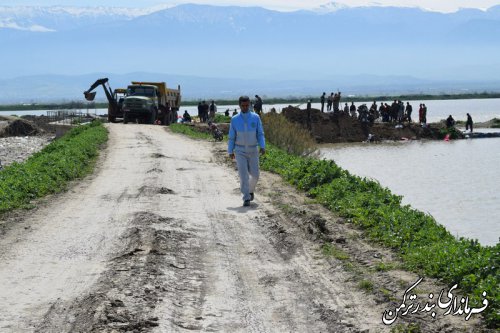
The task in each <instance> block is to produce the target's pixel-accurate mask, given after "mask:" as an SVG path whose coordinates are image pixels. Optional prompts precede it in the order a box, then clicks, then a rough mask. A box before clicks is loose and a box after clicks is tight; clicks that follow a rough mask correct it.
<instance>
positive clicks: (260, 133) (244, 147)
mask: <svg viewBox="0 0 500 333" xmlns="http://www.w3.org/2000/svg"><path fill="white" fill-rule="evenodd" d="M257 145H258V146H259V147H260V148H266V141H265V139H264V129H263V128H262V122H261V121H260V117H259V116H258V115H257V114H256V113H253V112H250V111H248V112H246V113H243V112H240V113H239V114H237V115H236V116H234V117H233V118H231V125H230V126H229V141H228V145H227V152H228V153H229V154H232V153H234V151H238V152H245V153H253V152H258V151H259V149H258V147H257Z"/></svg>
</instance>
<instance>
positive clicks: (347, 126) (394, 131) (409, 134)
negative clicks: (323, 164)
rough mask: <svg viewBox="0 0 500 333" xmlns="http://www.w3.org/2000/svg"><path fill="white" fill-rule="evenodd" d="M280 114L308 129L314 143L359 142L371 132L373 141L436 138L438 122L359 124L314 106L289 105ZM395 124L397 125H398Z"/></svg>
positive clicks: (357, 121) (356, 121)
mask: <svg viewBox="0 0 500 333" xmlns="http://www.w3.org/2000/svg"><path fill="white" fill-rule="evenodd" d="M282 114H283V115H284V116H285V117H286V118H287V119H288V120H290V121H292V122H294V123H298V124H300V125H302V126H303V127H304V128H307V129H309V131H310V132H311V135H312V136H313V137H314V138H315V139H316V141H317V142H318V143H339V142H362V141H365V140H367V138H368V135H369V134H371V135H372V137H373V138H374V140H410V139H412V140H414V139H422V138H427V139H439V138H440V134H439V130H440V127H441V125H435V124H431V125H428V126H427V127H425V128H422V127H421V126H420V125H419V124H413V123H412V124H408V123H405V124H403V125H402V127H401V128H396V124H395V123H374V124H366V125H365V124H363V123H361V122H360V121H359V120H358V119H357V118H353V117H351V116H349V115H346V114H344V113H333V112H327V113H322V112H321V111H320V110H318V109H311V110H309V111H307V110H306V109H299V108H296V107H293V106H289V107H287V108H284V109H283V110H282ZM398 127H399V126H398Z"/></svg>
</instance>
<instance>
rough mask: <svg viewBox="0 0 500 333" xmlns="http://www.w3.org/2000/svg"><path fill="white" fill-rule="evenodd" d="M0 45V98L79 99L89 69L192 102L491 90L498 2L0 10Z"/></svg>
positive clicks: (499, 24)
mask: <svg viewBox="0 0 500 333" xmlns="http://www.w3.org/2000/svg"><path fill="white" fill-rule="evenodd" d="M0 42H1V44H2V52H0V63H2V64H3V66H2V69H1V71H0V75H1V76H0V89H1V92H0V102H2V101H6V100H16V101H17V100H20V99H23V100H24V99H26V98H30V97H31V98H33V99H36V100H38V99H40V98H44V96H45V97H47V96H51V98H69V99H72V98H74V97H73V96H75V97H78V98H79V97H80V96H79V95H74V94H77V93H78V94H81V91H83V90H82V88H84V89H86V88H88V87H86V86H87V85H89V84H90V83H91V81H92V82H93V80H95V79H97V76H98V75H99V74H88V73H111V74H106V75H108V76H110V79H113V78H114V80H111V81H110V82H111V84H112V85H113V81H116V84H117V85H125V84H126V83H127V82H129V81H130V80H129V79H134V80H135V79H139V78H137V77H134V76H133V75H134V74H130V75H126V74H127V73H136V75H137V74H138V73H141V74H140V75H138V76H141V77H142V76H145V77H144V80H146V79H147V80H153V77H158V78H159V79H161V80H162V81H163V80H165V81H167V82H168V83H169V84H173V85H176V84H177V83H180V84H182V85H183V88H184V92H185V96H189V95H191V96H193V97H196V96H209V95H217V96H221V97H222V96H227V95H231V94H236V95H237V94H238V93H239V91H241V90H245V89H251V90H256V91H257V90H258V91H263V92H265V93H267V94H268V95H281V96H286V95H291V94H303V95H304V94H309V93H312V92H313V91H314V92H317V91H318V90H328V89H334V88H335V89H336V88H337V87H338V88H339V89H341V90H344V91H345V90H346V89H352V90H353V91H356V92H362V91H364V92H368V91H370V92H372V91H373V92H375V91H385V90H387V89H389V90H391V89H392V91H404V90H412V91H429V90H436V91H437V92H441V91H440V89H442V90H443V91H449V90H460V89H476V90H479V89H495V87H497V90H498V87H499V86H498V85H497V82H498V81H499V79H498V78H499V77H500V75H499V74H500V60H499V59H500V58H499V57H498V54H500V6H495V7H492V8H490V9H488V10H487V11H481V10H471V9H466V10H465V9H464V10H460V11H458V12H455V13H450V14H443V13H437V12H429V11H425V10H422V9H418V8H398V7H354V8H351V7H343V6H338V5H336V4H329V5H325V6H323V7H322V8H318V10H316V11H296V12H277V11H271V10H267V9H263V8H258V7H251V8H248V7H235V6H231V7H220V6H207V5H180V6H176V7H172V8H156V9H147V10H130V9H120V8H72V7H61V6H58V7H0ZM112 73H115V74H112ZM148 73H149V74H148ZM161 73H171V74H170V75H167V77H165V76H166V75H165V74H161ZM180 74H182V75H180ZM96 75H97V76H96ZM215 78H218V79H215ZM233 78H234V79H233ZM329 87H330V88H329ZM237 91H238V92H237Z"/></svg>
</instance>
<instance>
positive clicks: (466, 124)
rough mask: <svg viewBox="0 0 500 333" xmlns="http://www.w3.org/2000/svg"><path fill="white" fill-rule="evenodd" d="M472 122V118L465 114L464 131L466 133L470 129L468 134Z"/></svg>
mask: <svg viewBox="0 0 500 333" xmlns="http://www.w3.org/2000/svg"><path fill="white" fill-rule="evenodd" d="M473 124H474V122H473V121H472V117H471V116H470V114H468V113H467V121H466V122H465V130H466V131H468V130H469V127H470V132H471V133H472V126H473Z"/></svg>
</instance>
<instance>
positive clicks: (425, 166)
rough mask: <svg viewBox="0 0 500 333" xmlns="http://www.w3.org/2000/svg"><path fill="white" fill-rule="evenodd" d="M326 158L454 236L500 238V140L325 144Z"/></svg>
mask: <svg viewBox="0 0 500 333" xmlns="http://www.w3.org/2000/svg"><path fill="white" fill-rule="evenodd" d="M321 154H322V156H323V157H325V158H328V159H333V160H335V162H336V163H337V164H339V165H340V166H341V167H343V168H345V169H347V170H349V171H350V172H352V173H354V174H356V175H359V176H363V177H369V178H373V179H375V180H377V181H379V182H380V184H381V185H383V186H386V187H388V188H389V189H391V191H392V192H393V193H395V194H399V195H402V196H403V202H404V203H405V204H411V206H412V207H414V208H417V209H419V210H421V211H424V212H428V213H429V214H431V215H432V216H434V218H435V219H436V220H437V221H438V222H439V223H441V224H442V225H444V226H445V227H446V228H447V229H448V230H449V231H450V232H451V233H452V234H453V235H456V236H465V237H468V238H474V239H478V240H479V242H480V243H482V244H484V245H494V244H496V243H497V242H498V241H499V237H500V191H499V187H498V184H500V171H499V169H498V165H499V164H500V139H474V140H459V141H453V142H444V141H439V142H435V141H433V142H417V141H415V142H404V143H403V142H401V143H399V142H397V143H383V144H351V145H324V146H322V147H321Z"/></svg>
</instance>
